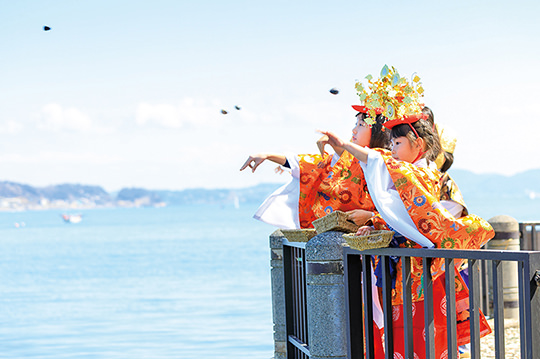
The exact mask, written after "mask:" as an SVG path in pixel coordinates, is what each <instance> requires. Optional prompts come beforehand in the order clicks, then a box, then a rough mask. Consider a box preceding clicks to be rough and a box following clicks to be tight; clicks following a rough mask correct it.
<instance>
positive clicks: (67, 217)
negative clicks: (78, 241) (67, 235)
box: [62, 214, 82, 223]
mask: <svg viewBox="0 0 540 359" xmlns="http://www.w3.org/2000/svg"><path fill="white" fill-rule="evenodd" d="M62 219H63V220H64V222H66V223H79V222H80V221H82V214H63V215H62Z"/></svg>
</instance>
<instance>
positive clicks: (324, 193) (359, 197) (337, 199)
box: [298, 151, 375, 228]
mask: <svg viewBox="0 0 540 359" xmlns="http://www.w3.org/2000/svg"><path fill="white" fill-rule="evenodd" d="M331 162H332V156H330V155H325V156H324V157H323V156H320V155H299V164H300V198H299V201H298V211H299V220H300V227H301V228H309V227H313V225H312V224H311V223H312V222H313V221H314V220H316V219H318V218H321V217H324V216H325V215H327V214H328V213H331V212H333V211H335V210H341V211H350V210H353V209H364V210H366V211H370V212H375V205H374V204H373V201H372V200H371V197H370V196H369V193H368V190H367V185H366V181H365V179H364V172H363V171H362V168H361V167H360V163H359V162H358V160H357V159H356V158H354V156H353V155H351V154H350V153H349V152H347V151H344V152H343V153H342V154H341V156H340V158H339V160H338V161H337V162H336V163H335V164H334V166H332V165H331Z"/></svg>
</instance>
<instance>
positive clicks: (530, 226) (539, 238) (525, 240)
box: [519, 222, 540, 251]
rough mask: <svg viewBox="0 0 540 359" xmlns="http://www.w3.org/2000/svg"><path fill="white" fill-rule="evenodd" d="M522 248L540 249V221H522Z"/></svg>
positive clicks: (529, 249) (528, 249)
mask: <svg viewBox="0 0 540 359" xmlns="http://www.w3.org/2000/svg"><path fill="white" fill-rule="evenodd" d="M519 232H520V249H521V250H522V251H538V250H540V223H539V222H522V223H520V224H519Z"/></svg>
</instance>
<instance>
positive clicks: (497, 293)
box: [491, 260, 505, 359]
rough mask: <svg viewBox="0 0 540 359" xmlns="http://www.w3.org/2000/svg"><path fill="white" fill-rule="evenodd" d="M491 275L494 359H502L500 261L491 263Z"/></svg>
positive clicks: (502, 319) (502, 307)
mask: <svg viewBox="0 0 540 359" xmlns="http://www.w3.org/2000/svg"><path fill="white" fill-rule="evenodd" d="M491 272H492V273H493V284H492V287H493V316H494V320H493V324H494V327H495V359H504V357H505V353H504V305H503V304H504V298H503V272H502V263H501V261H497V260H494V261H492V262H491Z"/></svg>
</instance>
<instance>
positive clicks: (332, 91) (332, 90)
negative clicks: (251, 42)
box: [330, 87, 339, 95]
mask: <svg viewBox="0 0 540 359" xmlns="http://www.w3.org/2000/svg"><path fill="white" fill-rule="evenodd" d="M330 93H331V94H332V95H337V94H338V93H339V90H338V89H337V88H335V87H332V88H331V89H330Z"/></svg>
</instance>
